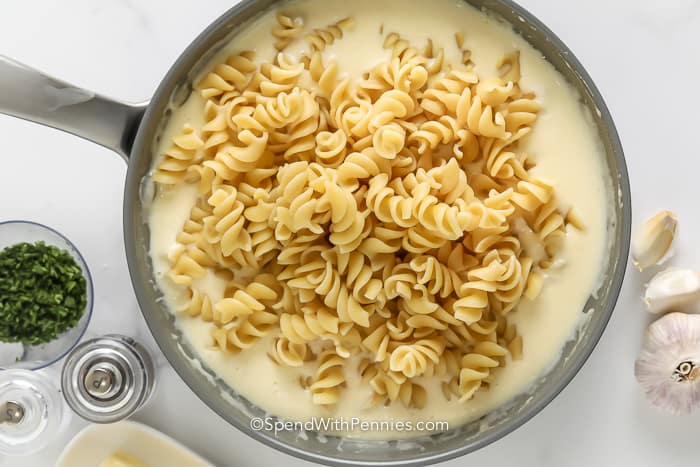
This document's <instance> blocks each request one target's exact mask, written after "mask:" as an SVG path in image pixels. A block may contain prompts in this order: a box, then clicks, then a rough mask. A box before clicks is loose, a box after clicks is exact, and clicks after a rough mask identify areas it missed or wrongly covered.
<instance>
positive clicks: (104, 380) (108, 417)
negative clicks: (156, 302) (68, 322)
mask: <svg viewBox="0 0 700 467" xmlns="http://www.w3.org/2000/svg"><path fill="white" fill-rule="evenodd" d="M61 387H62V388H63V396H64V398H65V400H66V402H67V403H68V405H69V406H70V408H71V409H73V411H74V412H75V413H77V414H78V415H80V416H81V417H82V418H84V419H86V420H88V421H91V422H95V423H113V422H116V421H119V420H122V419H125V418H127V417H129V416H131V415H132V414H133V413H134V412H136V411H137V410H138V409H140V408H141V407H143V406H144V404H146V403H147V402H148V400H149V399H150V397H151V395H152V394H153V390H154V387H155V366H154V365H153V359H152V358H151V356H150V354H149V353H148V351H147V350H146V348H145V347H144V346H143V345H141V344H140V343H138V342H136V341H135V340H133V339H132V338H130V337H127V336H122V335H117V334H110V335H106V336H102V337H98V338H95V339H91V340H88V341H85V342H83V343H82V344H80V345H78V346H77V347H76V348H75V349H73V351H72V352H71V353H70V354H69V355H68V357H66V361H65V363H64V365H63V372H62V374H61Z"/></svg>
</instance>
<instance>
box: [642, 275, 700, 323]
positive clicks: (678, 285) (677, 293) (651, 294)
mask: <svg viewBox="0 0 700 467" xmlns="http://www.w3.org/2000/svg"><path fill="white" fill-rule="evenodd" d="M697 300H700V275H699V274H698V273H696V272H695V271H691V270H689V269H676V268H670V269H666V270H665V271H661V272H660V273H658V274H656V275H655V276H654V277H652V278H651V280H650V281H649V283H648V284H647V288H646V291H645V292H644V303H646V305H647V310H649V311H650V312H651V313H662V312H664V311H669V310H672V309H673V308H677V307H681V306H683V305H688V304H690V303H692V302H694V301H697Z"/></svg>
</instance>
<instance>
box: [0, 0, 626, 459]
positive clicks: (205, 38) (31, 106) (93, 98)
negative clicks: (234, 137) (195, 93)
mask: <svg viewBox="0 0 700 467" xmlns="http://www.w3.org/2000/svg"><path fill="white" fill-rule="evenodd" d="M275 3H278V2H277V1H275V0H244V1H242V2H240V3H239V4H237V5H236V6H234V7H233V8H231V9H230V10H229V11H227V12H226V13H225V14H223V15H222V16H221V17H220V18H219V19H217V20H216V21H215V22H214V23H212V24H211V25H210V26H209V27H207V28H206V29H205V30H204V31H203V32H202V33H201V34H200V35H199V37H197V38H196V39H195V40H194V42H192V44H191V45H190V46H189V47H188V48H187V49H186V50H185V51H184V52H183V53H182V55H181V56H180V57H179V58H178V59H177V61H176V62H175V63H174V64H173V66H172V67H171V68H170V70H169V71H168V73H167V74H166V76H165V77H164V78H163V80H162V82H161V83H160V85H159V86H158V89H157V90H156V91H155V93H154V95H153V98H152V99H151V100H150V102H148V103H141V104H127V103H124V102H119V101H116V100H114V99H110V98H108V97H105V96H101V95H99V94H95V93H93V92H90V91H87V90H85V89H80V88H78V87H75V86H72V85H70V84H68V83H65V82H63V81H60V80H57V79H55V78H52V77H49V76H46V75H45V74H42V73H41V72H39V71H36V70H34V69H32V68H29V67H27V66H25V65H22V64H20V63H18V62H15V61H13V60H11V59H9V58H4V57H0V112H2V113H6V114H9V115H14V116H16V117H20V118H24V119H27V120H31V121H34V122H37V123H41V124H44V125H48V126H51V127H54V128H58V129H61V130H64V131H67V132H69V133H73V134H75V135H77V136H80V137H83V138H86V139H88V140H91V141H94V142H95V143H97V144H101V145H103V146H106V147H107V148H110V149H112V150H113V151H114V152H115V153H117V154H118V155H120V156H121V157H122V158H123V159H124V161H125V162H127V163H128V171H127V175H126V183H125V191H124V244H125V247H126V257H127V260H128V264H129V272H130V275H131V280H132V283H133V286H134V291H135V293H136V297H137V299H138V302H139V305H140V308H141V311H142V313H143V316H144V318H145V320H146V322H147V324H148V326H149V328H150V331H151V332H152V334H153V336H154V337H155V340H156V341H157V343H158V345H159V346H160V349H161V350H162V351H163V353H164V354H165V356H166V357H167V359H168V361H169V362H170V364H171V365H172V367H173V368H174V369H175V370H176V371H177V373H178V374H179V375H180V377H181V378H182V380H183V381H184V382H185V383H186V384H187V385H188V386H189V387H190V388H191V389H192V390H193V391H194V392H195V393H196V394H197V395H198V396H199V397H200V398H201V399H202V400H203V401H204V402H205V403H206V404H207V405H208V406H209V407H210V408H211V409H212V410H213V411H214V412H216V413H217V414H219V415H220V416H221V417H223V418H224V419H225V420H226V421H228V422H229V423H230V424H231V425H233V426H235V427H236V428H238V429H239V430H241V431H243V432H245V433H247V434H248V435H249V436H251V437H253V438H255V439H257V440H259V441H261V442H263V443H265V444H267V445H268V446H271V447H273V448H275V449H278V450H280V451H282V452H285V453H288V454H291V455H293V456H297V457H300V458H303V459H306V460H310V461H314V462H320V463H325V464H328V465H405V466H408V465H426V464H431V463H435V462H441V461H445V460H448V459H451V458H454V457H457V456H460V455H463V454H466V453H468V452H471V451H474V450H476V449H479V448H481V447H483V446H486V445H488V444H489V443H492V442H493V441H495V440H497V439H499V438H501V437H503V436H505V435H506V434H508V433H510V432H511V431H513V430H515V429H516V428H517V427H519V426H521V425H522V424H523V423H525V422H526V421H527V420H529V419H530V418H532V417H533V416H534V415H535V414H536V413H538V412H539V411H540V410H541V409H542V408H543V407H545V406H546V405H547V404H548V403H549V402H551V401H552V399H553V398H554V397H555V396H556V395H557V394H558V393H559V392H560V391H561V390H562V389H563V388H564V387H565V386H566V385H567V384H568V383H569V382H570V381H571V379H572V378H573V377H574V375H575V374H576V373H577V372H578V370H579V369H580V368H581V366H582V365H583V364H584V362H585V361H586V359H587V358H588V356H589V355H590V354H591V352H592V351H593V349H594V347H595V345H596V343H597V342H598V340H599V338H600V337H601V335H602V333H603V330H604V329H605V326H606V324H607V322H608V320H609V318H610V315H611V313H612V311H613V308H614V306H615V302H616V300H617V297H618V294H619V291H620V287H621V284H622V278H623V274H624V271H625V266H626V261H627V255H628V250H629V237H630V224H631V222H630V189H629V181H628V176H627V169H626V165H625V160H624V157H623V152H622V147H621V145H620V141H619V138H618V135H617V132H616V130H615V125H614V123H613V121H612V118H611V116H610V114H609V112H608V109H607V107H606V105H605V102H604V101H603V99H602V97H601V95H600V93H599V92H598V90H597V89H596V87H595V85H594V84H593V82H592V80H591V78H590V77H589V75H588V74H587V73H586V71H585V70H584V68H583V67H582V65H581V64H580V63H579V61H578V60H577V59H576V57H575V56H574V55H573V53H572V52H571V51H570V50H569V49H568V48H567V47H566V46H565V45H564V44H563V43H562V42H561V41H560V40H559V39H558V38H557V37H556V35H554V33H552V31H550V30H549V29H548V28H547V27H546V26H545V25H543V24H542V23H541V22H540V21H539V20H537V19H536V18H535V17H533V16H532V15H531V14H530V13H528V12H527V11H525V10H524V9H523V8H521V7H520V6H518V5H516V4H515V3H513V2H511V1H508V0H468V3H470V4H472V5H473V6H474V7H476V8H477V9H482V10H484V11H485V12H487V13H489V14H491V15H494V16H496V17H499V18H501V19H502V20H503V21H506V22H508V23H510V24H511V25H512V27H513V29H514V30H515V31H516V32H517V33H519V34H520V35H522V36H523V37H524V38H525V40H527V41H528V42H529V43H530V44H532V45H533V46H534V47H535V48H536V49H538V50H539V51H540V52H541V53H542V54H543V56H544V57H545V58H546V59H547V60H548V61H549V62H550V63H551V64H552V65H553V66H554V67H555V68H556V69H557V70H558V71H559V72H560V73H561V74H562V75H563V76H564V77H565V78H566V79H567V80H568V81H569V82H570V83H571V84H572V85H573V86H574V87H575V88H576V89H577V90H578V92H579V93H580V95H581V96H582V101H583V104H584V105H585V106H586V107H587V108H588V109H590V113H591V115H592V117H593V120H594V124H595V126H596V128H597V131H598V135H599V138H600V141H601V142H602V144H603V146H604V149H605V161H604V164H605V173H606V174H607V180H606V182H607V190H608V191H609V195H610V199H611V200H612V203H611V206H612V213H611V215H610V220H609V223H608V230H609V232H608V238H609V239H610V245H609V263H608V266H607V270H606V271H605V274H604V278H603V279H604V281H603V286H602V287H601V288H600V290H598V292H597V293H596V294H595V296H591V297H590V299H589V301H588V303H587V304H586V307H585V310H594V311H593V312H591V314H592V315H591V316H590V319H588V320H587V321H586V324H585V325H584V326H582V327H581V328H580V329H579V330H578V332H577V334H576V336H574V338H573V339H572V340H571V341H570V342H569V343H568V344H567V345H566V346H565V348H564V350H563V352H562V356H561V358H560V359H559V360H558V362H557V363H556V364H555V365H554V366H553V367H552V368H551V370H550V371H549V372H548V373H547V374H546V375H545V376H544V377H542V378H541V379H540V380H539V381H538V382H537V383H536V384H535V386H534V387H533V389H532V390H531V391H529V392H528V394H523V395H522V396H520V397H516V398H515V399H514V400H512V401H511V402H510V403H508V404H507V405H506V406H505V407H503V408H502V409H499V410H498V411H497V412H495V413H493V414H489V415H488V416H487V417H485V418H484V419H482V420H477V421H475V422H473V423H469V424H466V425H463V426H460V427H454V428H452V429H451V430H450V431H448V432H446V433H442V434H438V435H433V436H429V437H428V436H426V437H423V438H412V439H410V440H404V441H361V440H353V439H347V438H341V437H332V436H322V435H318V434H316V433H305V434H300V433H293V432H279V433H276V434H275V433H271V432H266V431H256V430H253V429H252V428H251V421H252V420H253V419H254V418H255V417H265V416H266V414H265V413H264V412H263V411H262V410H261V409H260V408H258V407H256V406H255V405H253V404H252V403H250V402H249V401H247V400H246V399H245V398H243V397H241V396H240V395H238V394H236V393H235V391H233V390H232V389H231V388H230V387H229V386H227V385H226V384H225V383H224V382H223V381H221V380H219V379H218V378H217V377H216V375H215V374H213V373H211V372H210V373H211V374H209V375H207V374H206V373H207V372H208V371H209V370H207V368H206V367H204V368H202V366H201V365H200V364H199V363H197V359H196V357H195V354H194V352H193V351H192V349H191V348H190V347H189V346H188V344H187V342H186V341H185V340H184V339H183V338H182V335H181V334H180V332H179V331H178V329H177V328H176V326H175V323H174V317H173V315H172V313H170V312H169V311H168V309H167V308H166V306H165V305H164V302H163V300H162V299H161V298H162V297H161V292H160V291H159V290H158V287H157V286H156V285H155V281H154V274H153V268H152V264H151V261H150V259H149V255H148V251H149V229H148V225H147V224H146V222H145V219H146V205H147V204H148V197H149V196H151V195H150V190H147V189H146V187H148V186H149V184H148V183H147V180H148V177H149V172H150V171H151V168H152V165H153V160H154V158H155V157H156V155H157V154H156V153H155V152H154V147H156V146H157V144H158V141H159V138H160V135H161V132H162V130H163V128H164V126H165V124H166V123H167V121H168V119H169V117H170V115H171V113H172V112H173V111H174V109H177V107H178V106H180V105H182V104H183V103H184V101H185V100H186V99H187V97H188V96H189V94H190V92H191V90H192V83H193V81H194V79H195V77H197V76H198V75H199V74H200V73H201V71H202V69H203V68H204V67H205V66H206V65H207V62H208V61H209V59H210V58H211V57H212V56H213V55H214V54H216V52H217V51H218V50H220V48H221V47H222V46H223V45H224V44H226V43H227V42H228V41H229V40H230V39H231V38H232V36H233V35H235V34H236V32H237V31H238V30H240V28H241V27H242V26H243V25H244V24H246V23H247V22H248V21H250V20H252V19H254V18H256V17H257V16H258V15H260V14H262V13H264V12H265V11H266V10H268V9H269V8H271V7H273V6H274V4H275Z"/></svg>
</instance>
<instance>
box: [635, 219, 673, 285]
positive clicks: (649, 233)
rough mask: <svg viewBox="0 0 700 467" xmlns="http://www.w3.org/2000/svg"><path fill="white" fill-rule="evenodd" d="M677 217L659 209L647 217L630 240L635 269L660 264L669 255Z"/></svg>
mask: <svg viewBox="0 0 700 467" xmlns="http://www.w3.org/2000/svg"><path fill="white" fill-rule="evenodd" d="M677 228H678V219H677V218H676V215H675V214H673V213H672V212H671V211H661V212H660V213H658V214H656V215H655V216H654V217H652V218H651V219H648V220H647V221H646V222H645V223H644V224H643V225H642V227H641V228H640V230H639V231H638V232H637V234H636V235H635V237H634V239H633V240H632V259H633V260H634V265H635V266H637V269H639V270H640V271H642V270H643V269H645V268H648V267H649V266H654V265H655V264H660V263H662V262H663V261H664V260H666V259H668V258H669V257H670V256H671V245H672V244H673V239H674V237H675V236H676V230H677Z"/></svg>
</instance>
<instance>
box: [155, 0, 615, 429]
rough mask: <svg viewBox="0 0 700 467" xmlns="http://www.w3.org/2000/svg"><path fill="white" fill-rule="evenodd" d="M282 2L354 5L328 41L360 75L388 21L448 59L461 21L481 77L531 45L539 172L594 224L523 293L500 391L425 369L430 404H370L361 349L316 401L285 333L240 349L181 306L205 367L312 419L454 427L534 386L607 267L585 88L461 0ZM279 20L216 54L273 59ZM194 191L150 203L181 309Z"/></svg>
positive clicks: (528, 56) (275, 409) (174, 127)
mask: <svg viewBox="0 0 700 467" xmlns="http://www.w3.org/2000/svg"><path fill="white" fill-rule="evenodd" d="M319 7H320V8H319ZM282 10H283V11H285V12H293V13H301V14H302V15H303V16H304V18H305V21H306V24H307V26H310V27H322V26H323V25H326V24H330V23H333V22H335V21H337V20H339V19H341V18H344V17H347V16H353V17H354V18H355V19H356V26H355V29H354V30H353V31H351V32H348V33H346V34H345V37H344V38H343V39H341V40H338V41H337V42H336V43H335V44H333V45H331V46H329V47H328V48H327V49H326V51H325V55H326V57H333V58H335V59H336V60H337V61H338V62H339V65H340V67H341V69H342V70H343V71H344V72H346V73H349V74H350V75H353V76H359V75H360V74H361V73H362V72H363V71H365V70H367V69H369V68H371V66H372V65H373V64H375V63H377V62H380V61H383V60H386V59H387V58H388V56H389V53H388V51H386V50H383V49H382V47H381V46H382V36H381V34H380V28H381V27H382V26H383V30H384V32H385V33H387V32H393V31H396V32H399V33H400V34H401V35H402V36H403V37H405V38H407V39H409V40H410V41H411V42H412V43H413V44H424V43H425V41H426V40H427V39H428V38H431V39H432V40H433V42H434V44H435V45H436V46H439V47H444V48H445V52H446V60H447V61H448V62H449V61H455V62H456V61H458V60H459V51H458V50H457V47H456V45H455V41H454V33H455V32H457V31H462V32H463V33H464V34H465V38H466V40H465V44H466V46H467V47H468V48H470V49H471V50H472V57H473V61H474V63H475V64H476V71H477V72H478V73H479V75H480V76H481V77H490V76H495V75H496V63H497V61H498V60H499V59H500V58H501V57H502V56H503V55H504V54H506V53H509V52H512V51H513V50H515V49H518V50H520V51H521V55H520V62H521V71H522V79H521V85H522V87H523V88H524V89H525V90H532V91H535V92H536V93H537V98H538V100H539V101H540V102H541V103H542V105H543V108H544V109H543V111H542V112H541V113H540V115H539V119H538V121H537V123H536V126H535V129H534V131H533V132H532V134H531V136H530V137H528V139H527V141H525V150H526V151H527V153H528V154H532V156H533V158H534V160H535V161H536V162H537V167H536V168H535V169H534V173H535V174H537V175H540V176H543V177H545V178H547V179H548V180H551V181H553V182H554V184H555V186H556V190H557V196H558V198H559V200H560V202H561V205H562V208H563V210H564V211H566V210H567V209H568V207H570V206H576V208H577V209H578V210H579V212H580V213H581V216H582V218H583V219H584V221H585V223H586V230H585V231H583V232H579V231H577V230H575V229H573V228H569V229H568V231H567V238H566V242H565V246H564V248H563V251H562V252H561V253H560V255H559V258H560V264H561V267H558V268H555V269H553V270H552V272H550V273H549V275H548V277H547V278H546V282H545V286H544V289H543V291H542V294H541V295H540V296H539V297H538V298H537V299H536V300H535V301H528V300H527V299H523V301H522V302H521V304H520V306H519V308H518V310H517V311H516V312H514V313H512V315H511V318H512V320H513V322H514V323H515V324H516V325H517V326H518V331H519V332H520V334H521V335H522V336H523V341H524V358H523V359H522V360H520V361H514V362H509V363H508V365H507V366H506V367H505V368H503V369H499V370H497V377H496V379H495V381H494V383H493V384H492V385H491V387H490V388H489V390H488V391H480V392H478V393H477V394H476V396H475V397H474V398H473V399H472V400H470V401H467V402H465V403H459V402H457V401H455V400H453V401H446V400H445V399H444V397H443V396H442V392H441V389H440V383H439V382H437V381H430V380H425V381H420V382H421V384H423V385H424V386H425V387H426V390H427V392H428V403H427V405H426V407H425V408H424V409H421V410H418V409H406V408H405V407H403V406H402V405H401V404H398V403H397V404H393V405H392V406H389V407H375V408H371V409H368V408H365V406H366V401H367V399H368V397H369V395H370V393H369V388H368V387H367V386H366V385H363V384H362V383H361V381H360V379H359V377H358V376H357V371H356V370H355V368H356V364H357V362H356V361H355V360H353V359H351V360H350V361H349V362H348V366H347V370H346V372H345V373H346V378H347V387H346V389H345V390H344V391H343V395H342V398H341V400H340V402H339V403H338V405H337V406H336V407H333V408H326V407H320V406H317V405H315V404H313V403H312V401H311V397H310V394H309V393H308V392H305V391H303V390H301V388H300V386H299V383H298V378H299V375H300V374H312V372H313V370H314V369H313V368H312V367H311V366H310V365H309V366H308V367H303V368H300V369H298V368H297V369H293V368H282V367H279V366H277V365H275V364H273V363H272V361H271V360H270V359H269V358H268V357H267V356H266V352H267V349H268V348H269V344H270V340H271V339H272V338H273V337H274V336H268V337H267V338H265V339H263V340H262V341H261V342H259V344H257V345H256V346H255V347H253V348H252V349H249V350H247V351H245V352H241V353H240V354H237V355H232V354H228V353H223V352H220V351H218V350H215V349H213V348H212V347H211V337H210V334H209V328H210V326H211V325H210V324H209V323H205V322H203V321H201V320H199V319H197V318H194V319H193V318H190V317H187V316H178V317H177V325H178V326H179V327H180V328H181V329H182V331H183V334H184V336H185V337H186V339H187V340H188V341H189V342H190V343H191V345H192V347H193V348H194V349H195V350H196V352H197V353H198V354H199V357H200V358H201V359H202V361H203V362H204V363H205V365H206V366H208V367H209V368H210V369H211V370H213V371H214V372H215V373H217V374H218V375H219V376H220V377H221V378H222V379H223V380H224V381H226V382H227V383H228V384H229V385H230V386H231V387H232V388H234V389H235V391H237V392H238V393H240V394H241V395H243V396H244V397H246V398H248V399H249V400H250V401H251V402H253V403H255V404H256V405H258V406H260V407H261V408H263V409H264V410H266V411H267V412H269V413H272V414H275V415H278V416H281V417H283V418H287V419H292V420H308V419H309V418H310V417H314V416H333V417H344V418H346V419H349V418H351V417H356V416H359V417H362V418H364V419H367V420H407V421H419V420H447V421H449V422H450V426H452V427H454V426H457V425H458V424H461V423H464V422H466V421H469V420H473V419H475V418H478V417H480V416H482V415H484V414H486V413H488V412H490V411H493V410H495V409H496V408H498V407H499V406H501V405H503V404H504V403H506V402H507V401H508V400H510V399H511V398H513V397H514V396H516V395H518V394H520V393H523V392H525V391H526V390H527V389H528V386H530V385H531V384H532V383H533V381H534V380H535V379H537V377H538V376H540V375H542V373H543V372H544V371H546V370H547V369H548V368H549V367H550V366H551V365H552V364H553V363H554V362H555V361H556V359H557V358H558V356H559V354H560V351H561V349H562V347H563V345H564V343H565V342H566V341H567V340H568V339H569V338H570V337H572V335H573V332H574V330H575V328H576V326H577V324H578V323H579V321H580V320H581V319H583V318H584V316H585V315H584V313H583V308H584V305H585V303H586V300H587V299H588V297H589V295H590V294H591V293H592V292H593V290H594V288H595V286H596V285H597V283H598V278H599V276H600V274H601V272H602V271H601V269H602V267H603V266H604V250H605V245H606V235H607V233H606V215H607V199H606V185H605V182H604V178H603V166H602V160H603V155H602V147H601V145H600V143H599V141H598V137H597V133H596V131H595V128H594V127H593V125H592V123H591V120H590V118H589V116H588V114H587V112H586V111H585V110H584V108H583V107H582V105H581V104H580V102H579V96H578V95H577V93H576V92H575V91H574V90H573V89H572V88H571V86H570V85H569V84H568V83H566V81H565V80H564V79H563V77H562V76H561V75H560V74H559V73H557V72H556V71H555V70H554V68H553V67H552V66H551V65H550V64H549V63H547V62H546V61H545V60H544V59H543V57H542V55H541V53H539V52H538V51H536V50H534V49H533V48H532V47H531V46H530V45H529V44H527V42H525V41H524V40H523V39H522V38H521V37H520V36H518V35H516V34H515V33H514V32H513V31H512V30H511V29H510V28H509V27H508V26H507V25H504V24H502V23H500V22H498V21H497V20H495V19H493V18H490V17H488V16H486V15H484V14H483V13H481V12H478V11H477V10H475V9H473V8H472V7H470V6H467V5H465V4H463V3H461V2H458V1H455V0H431V1H429V2H428V1H421V0H353V1H346V0H332V1H328V0H326V1H320V0H300V1H295V2H293V3H291V4H289V6H288V7H284V8H282ZM274 24H275V18H274V13H272V14H266V15H265V16H263V17H261V18H260V19H258V20H256V21H255V22H253V23H252V24H250V25H249V26H248V27H246V28H245V29H244V30H243V31H241V32H240V33H239V34H238V36H237V37H236V38H235V39H234V40H233V41H232V43H231V45H230V46H227V47H226V48H225V49H224V50H222V52H221V53H219V54H217V56H216V57H215V58H214V62H217V61H222V60H223V59H224V58H225V57H226V56H227V55H228V54H230V53H231V52H235V51H240V50H255V52H256V61H270V60H271V59H272V57H273V56H274V53H275V51H274V49H273V47H272V40H271V36H270V30H271V29H272V27H273V26H274ZM306 49H307V45H306V43H305V42H304V41H303V40H301V41H298V42H297V43H294V44H293V45H292V46H290V47H289V48H288V49H287V52H289V53H292V54H298V53H299V52H301V51H305V50H306ZM202 109H203V103H202V101H201V99H200V98H199V96H198V95H192V96H191V97H190V99H189V100H188V101H187V103H186V104H185V105H184V106H183V107H182V108H180V109H178V110H176V111H174V113H173V117H172V119H171V121H170V122H169V124H168V127H167V128H166V130H165V132H164V134H163V137H162V140H161V141H162V145H163V147H161V148H160V150H159V152H160V153H162V151H163V150H164V149H165V146H167V145H169V144H170V142H171V141H172V137H173V136H174V135H175V134H176V133H177V132H178V131H180V129H181V128H182V125H183V124H184V123H190V124H191V125H193V126H194V127H200V126H201V125H202V124H203V117H202ZM195 198H196V188H195V187H194V186H178V187H177V189H175V190H170V191H164V190H160V192H159V193H158V194H157V196H156V199H155V201H154V202H153V205H152V208H151V211H150V219H149V224H150V228H151V256H152V259H153V265H154V270H155V271H156V274H157V283H158V285H159V287H160V288H161V290H162V291H163V292H164V295H165V298H166V301H167V302H168V304H169V305H170V308H171V309H173V310H174V309H176V308H177V307H178V305H180V304H181V303H182V300H183V299H184V294H183V290H180V289H179V288H178V287H176V286H174V285H173V284H172V283H170V282H169V280H168V279H167V278H166V276H165V273H166V272H167V270H168V267H169V265H168V261H167V255H168V252H169V250H170V249H171V248H172V247H173V245H174V244H175V235H176V233H177V232H178V230H179V229H180V228H181V226H182V224H183V223H184V221H185V220H186V219H187V217H188V214H189V211H190V208H191V206H192V205H193V204H194V201H195ZM197 286H198V287H202V288H203V289H204V290H205V291H207V292H208V293H209V294H210V295H211V297H212V299H214V300H216V299H218V298H220V297H221V295H222V292H223V285H222V284H220V283H217V281H216V280H211V279H207V280H206V283H205V282H201V281H200V283H198V284H197ZM352 435H355V436H358V437H364V438H369V437H377V438H387V437H406V436H410V433H406V432H403V433H386V432H384V433H353V434H352Z"/></svg>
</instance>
